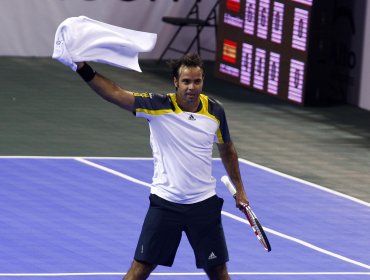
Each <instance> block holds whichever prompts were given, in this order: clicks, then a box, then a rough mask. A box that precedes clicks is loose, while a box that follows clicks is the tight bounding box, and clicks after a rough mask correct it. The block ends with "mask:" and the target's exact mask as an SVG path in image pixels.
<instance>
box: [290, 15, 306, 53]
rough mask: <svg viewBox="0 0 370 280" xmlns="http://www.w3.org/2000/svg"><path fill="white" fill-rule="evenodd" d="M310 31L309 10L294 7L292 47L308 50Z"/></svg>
mask: <svg viewBox="0 0 370 280" xmlns="http://www.w3.org/2000/svg"><path fill="white" fill-rule="evenodd" d="M307 31H308V11H306V10H302V9H299V8H295V9H294V25H293V38H292V47H293V48H295V49H298V50H301V51H306V43H307Z"/></svg>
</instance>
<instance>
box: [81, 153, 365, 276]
mask: <svg viewBox="0 0 370 280" xmlns="http://www.w3.org/2000/svg"><path fill="white" fill-rule="evenodd" d="M75 160H77V161H79V162H81V163H84V164H87V165H90V166H92V167H95V168H98V169H100V170H103V171H106V172H108V173H111V174H113V175H116V176H119V177H121V178H123V179H126V180H129V181H131V182H134V183H137V184H140V185H143V186H145V187H149V188H150V184H149V183H146V182H143V181H141V180H138V179H136V178H133V177H131V176H128V175H125V174H123V173H121V172H118V171H116V170H113V169H110V168H107V167H105V166H102V165H100V164H96V163H93V162H91V161H88V160H86V159H82V158H75ZM221 213H222V214H223V215H225V216H227V217H229V218H231V219H234V220H236V221H239V222H242V223H246V224H248V222H247V221H246V220H245V219H242V218H240V217H238V216H235V215H233V214H231V213H229V212H226V211H222V212H221ZM264 229H265V230H266V231H267V232H269V233H271V234H274V235H276V236H279V237H282V238H285V239H287V240H290V241H293V242H296V243H298V244H300V245H303V246H305V247H308V248H310V249H312V250H315V251H317V252H320V253H323V254H326V255H328V256H331V257H334V258H337V259H340V260H342V261H345V262H348V263H351V264H354V265H358V266H361V267H364V268H366V269H369V270H370V266H369V265H367V264H364V263H361V262H358V261H355V260H352V259H350V258H347V257H344V256H342V255H339V254H336V253H333V252H330V251H328V250H325V249H322V248H320V247H317V246H315V245H313V244H310V243H308V242H305V241H303V240H300V239H298V238H295V237H292V236H289V235H286V234H283V233H280V232H278V231H275V230H273V229H269V228H265V227H264Z"/></svg>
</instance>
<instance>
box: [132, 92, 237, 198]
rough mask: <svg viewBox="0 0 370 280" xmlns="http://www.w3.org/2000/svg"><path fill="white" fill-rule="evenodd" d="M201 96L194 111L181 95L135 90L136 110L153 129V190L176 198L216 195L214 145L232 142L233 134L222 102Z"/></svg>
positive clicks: (154, 192) (151, 129) (151, 130)
mask: <svg viewBox="0 0 370 280" xmlns="http://www.w3.org/2000/svg"><path fill="white" fill-rule="evenodd" d="M200 100H201V102H200V104H199V108H198V111H197V112H195V113H191V112H185V111H182V110H181V109H180V107H179V106H178V104H177V102H176V95H175V94H167V95H160V94H152V93H135V114H136V116H137V117H141V118H146V119H147V120H148V122H149V127H150V144H151V147H152V150H153V158H154V175H153V181H152V187H151V193H152V194H156V195H158V196H159V197H161V198H163V199H166V200H168V201H171V202H176V203H182V204H190V203H196V202H199V201H203V200H205V199H207V198H209V197H211V196H213V195H215V194H216V191H215V188H216V180H215V178H214V177H213V176H212V149H213V143H214V142H216V143H225V142H229V141H230V135H229V130H228V126H227V122H226V117H225V113H224V110H223V108H222V106H221V104H219V103H218V102H217V101H215V100H214V99H212V98H209V97H207V96H206V95H204V94H201V95H200Z"/></svg>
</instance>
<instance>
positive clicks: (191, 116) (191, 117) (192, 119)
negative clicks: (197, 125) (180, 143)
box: [188, 115, 197, 121]
mask: <svg viewBox="0 0 370 280" xmlns="http://www.w3.org/2000/svg"><path fill="white" fill-rule="evenodd" d="M188 120H189V121H196V120H197V119H196V118H195V117H194V116H193V115H190V116H189V118H188Z"/></svg>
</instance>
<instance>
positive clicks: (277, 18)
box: [271, 2, 284, 44]
mask: <svg viewBox="0 0 370 280" xmlns="http://www.w3.org/2000/svg"><path fill="white" fill-rule="evenodd" d="M283 22H284V4H282V3H280V2H274V10H273V12H272V28H271V41H272V42H275V43H278V44H280V43H281V38H282V35H283Z"/></svg>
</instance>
